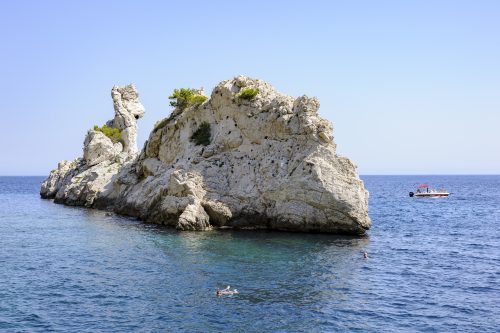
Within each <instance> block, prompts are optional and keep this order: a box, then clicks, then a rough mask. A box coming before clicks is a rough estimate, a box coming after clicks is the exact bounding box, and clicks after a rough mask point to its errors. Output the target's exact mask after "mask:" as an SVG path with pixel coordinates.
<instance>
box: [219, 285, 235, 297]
mask: <svg viewBox="0 0 500 333" xmlns="http://www.w3.org/2000/svg"><path fill="white" fill-rule="evenodd" d="M215 294H216V295H217V296H222V295H233V294H239V292H238V290H237V289H234V290H231V286H227V287H226V288H225V289H222V290H221V289H219V288H217V289H216V291H215Z"/></svg>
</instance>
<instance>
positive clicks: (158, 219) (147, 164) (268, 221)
mask: <svg viewBox="0 0 500 333" xmlns="http://www.w3.org/2000/svg"><path fill="white" fill-rule="evenodd" d="M248 89H254V92H257V94H256V96H252V95H250V96H248V95H246V94H245V93H244V92H245V91H246V90H248ZM112 96H113V102H114V107H115V119H114V120H113V121H111V122H108V126H111V127H115V128H119V129H121V131H122V138H123V140H122V142H123V146H120V144H115V143H113V142H111V140H109V139H108V138H107V137H106V136H105V135H103V134H102V133H100V132H95V131H90V132H89V133H88V134H87V138H86V140H85V147H84V158H83V159H77V160H76V161H74V162H61V163H60V164H59V166H58V169H57V170H54V171H53V172H52V173H51V174H50V176H49V177H48V178H47V179H46V180H45V182H44V183H43V185H42V189H41V195H42V197H44V198H55V201H56V202H61V203H65V204H70V205H85V206H88V207H95V208H100V209H111V210H114V211H115V212H117V213H120V214H125V215H129V216H135V217H137V218H140V219H141V220H144V221H147V222H152V223H158V224H163V225H169V226H173V227H176V228H177V229H180V230H209V229H212V228H214V227H218V228H219V227H232V228H249V229H250V228H251V229H255V228H266V229H275V230H288V231H305V232H330V233H347V234H358V235H359V234H364V233H365V231H366V230H367V229H368V228H369V227H370V224H371V222H370V218H369V216H368V193H367V191H366V190H365V188H364V185H363V182H362V181H361V180H360V179H359V177H358V175H357V174H356V166H355V165H354V164H353V163H352V162H351V161H350V160H349V159H347V158H345V157H341V156H339V155H337V154H336V146H335V143H334V141H333V137H332V136H331V133H332V125H331V123H330V122H328V121H327V120H325V119H322V118H320V117H319V116H318V109H319V101H318V100H317V99H316V98H309V97H306V96H301V97H298V98H293V97H290V96H286V95H283V94H281V93H279V92H277V91H276V90H275V89H274V88H273V87H272V86H270V85H269V84H267V83H265V82H263V81H260V80H254V79H251V78H247V77H243V76H239V77H236V78H234V79H232V80H228V81H223V82H221V83H219V84H218V85H217V86H216V87H215V88H214V90H213V92H212V94H211V96H210V99H208V100H207V101H205V102H203V103H201V104H200V103H198V104H193V105H189V106H187V107H186V108H185V109H179V108H177V109H175V110H174V111H173V112H172V114H171V115H170V117H169V118H166V119H164V120H162V121H160V122H158V123H157V125H156V126H155V128H154V129H153V131H152V132H151V134H150V136H149V139H148V140H147V142H146V143H145V145H144V148H143V149H142V151H141V152H140V154H139V155H138V156H136V155H135V150H134V146H135V142H136V133H137V125H136V121H137V119H138V118H140V117H141V116H142V115H143V114H144V108H143V107H142V105H141V104H140V103H139V101H138V94H137V92H136V90H135V88H133V86H127V87H124V88H118V87H115V88H113V91H112ZM200 131H201V132H204V133H202V135H205V136H206V138H207V142H204V144H199V143H200V142H197V140H195V137H196V136H197V135H199V134H200ZM106 139H108V140H109V141H107V140H106ZM197 143H198V144H199V145H198V144H197ZM205 144H206V145H205Z"/></svg>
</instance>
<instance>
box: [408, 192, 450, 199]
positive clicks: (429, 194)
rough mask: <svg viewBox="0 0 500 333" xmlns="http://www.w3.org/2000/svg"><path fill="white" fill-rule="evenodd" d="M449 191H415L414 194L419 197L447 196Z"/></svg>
mask: <svg viewBox="0 0 500 333" xmlns="http://www.w3.org/2000/svg"><path fill="white" fill-rule="evenodd" d="M449 195H450V194H449V193H415V194H414V196H415V197H418V198H432V197H447V196H449Z"/></svg>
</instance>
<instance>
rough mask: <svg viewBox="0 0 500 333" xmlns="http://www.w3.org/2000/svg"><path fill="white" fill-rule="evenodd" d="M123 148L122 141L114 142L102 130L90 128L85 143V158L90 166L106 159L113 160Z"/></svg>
mask: <svg viewBox="0 0 500 333" xmlns="http://www.w3.org/2000/svg"><path fill="white" fill-rule="evenodd" d="M122 150H123V146H122V144H121V143H120V142H117V143H113V141H111V139H110V138H108V137H107V136H106V135H104V134H103V133H102V132H98V131H94V130H90V131H88V133H87V136H86V137H85V142H84V144H83V159H84V160H85V162H86V163H87V165H88V166H89V167H90V166H94V165H96V164H99V163H101V162H104V161H110V160H113V159H114V158H115V157H116V156H117V155H118V154H120V153H121V152H122Z"/></svg>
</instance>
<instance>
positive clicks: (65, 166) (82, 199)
mask: <svg viewBox="0 0 500 333" xmlns="http://www.w3.org/2000/svg"><path fill="white" fill-rule="evenodd" d="M111 95H112V97H113V104H114V108H115V118H114V119H113V120H111V121H108V122H107V125H108V126H109V127H114V128H118V129H120V130H121V134H122V141H123V143H122V142H113V141H112V140H111V139H110V138H108V137H107V136H106V135H105V134H104V133H102V132H100V131H96V130H89V131H88V132H87V135H86V136H85V141H84V144H83V158H79V159H76V160H75V161H73V162H68V161H63V162H61V163H59V165H58V168H57V169H55V170H52V172H51V173H50V175H49V176H48V177H47V179H46V180H45V181H44V182H43V184H42V187H41V190H40V195H41V196H42V197H43V198H47V199H54V201H55V202H58V203H64V204H67V205H75V206H86V207H92V206H93V204H94V200H95V198H96V197H97V196H98V194H100V193H102V192H106V191H110V190H111V189H110V187H111V186H112V181H111V180H112V178H113V177H114V176H115V175H116V174H117V173H118V172H119V171H120V170H122V168H123V167H124V166H125V165H128V164H130V163H131V162H132V161H133V160H134V159H135V158H136V156H137V144H136V141H137V119H139V118H141V117H142V116H143V115H144V107H143V106H142V104H141V103H140V102H139V99H138V93H137V90H136V89H135V87H134V86H133V85H128V86H125V87H113V89H112V91H111Z"/></svg>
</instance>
